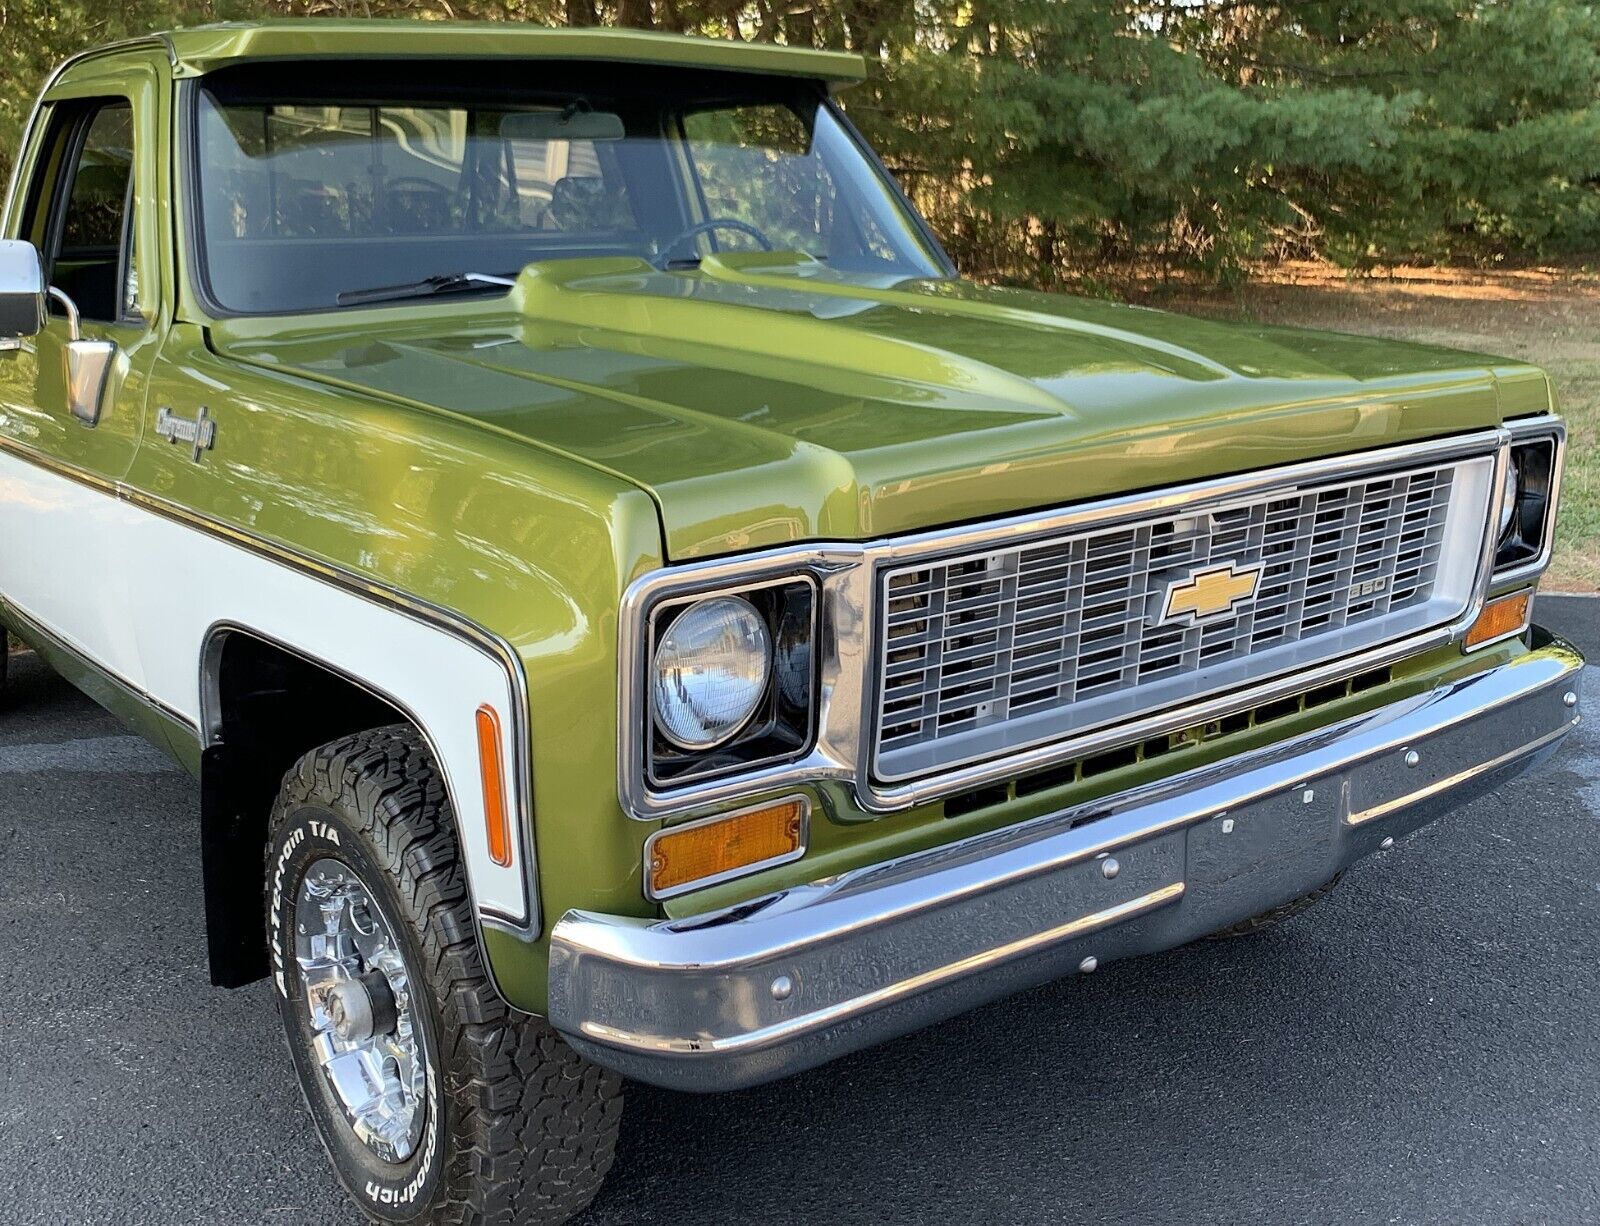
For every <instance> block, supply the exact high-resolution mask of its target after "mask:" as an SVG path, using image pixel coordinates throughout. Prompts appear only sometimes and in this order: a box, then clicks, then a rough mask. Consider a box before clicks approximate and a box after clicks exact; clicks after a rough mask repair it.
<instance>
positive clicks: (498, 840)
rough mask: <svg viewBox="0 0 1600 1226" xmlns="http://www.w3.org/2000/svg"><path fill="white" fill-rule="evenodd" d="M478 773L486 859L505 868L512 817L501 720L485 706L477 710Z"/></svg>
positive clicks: (507, 863)
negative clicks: (481, 789) (502, 752)
mask: <svg viewBox="0 0 1600 1226" xmlns="http://www.w3.org/2000/svg"><path fill="white" fill-rule="evenodd" d="M478 769H479V770H480V771H481V772H482V775H483V825H484V829H485V830H486V831H487V833H488V835H489V859H491V860H493V861H494V862H495V863H496V864H498V865H499V866H500V867H501V868H507V867H509V866H510V864H511V817H510V814H509V813H508V811H507V809H506V773H505V770H504V767H503V764H502V762H501V758H500V717H499V716H498V715H496V714H495V710H494V708H493V707H491V706H489V705H488V704H487V703H485V704H484V705H483V706H481V707H479V708H478Z"/></svg>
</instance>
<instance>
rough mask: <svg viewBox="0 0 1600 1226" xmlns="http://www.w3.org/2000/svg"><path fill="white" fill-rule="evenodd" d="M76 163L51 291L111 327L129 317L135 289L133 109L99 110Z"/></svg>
mask: <svg viewBox="0 0 1600 1226" xmlns="http://www.w3.org/2000/svg"><path fill="white" fill-rule="evenodd" d="M80 131H81V132H82V136H81V139H80V140H79V141H78V143H77V145H76V149H75V150H72V149H69V153H75V157H74V160H73V163H72V165H71V166H70V167H68V168H67V170H66V173H65V176H64V177H63V178H62V180H61V181H60V182H61V183H62V185H63V186H64V187H65V189H66V200H65V204H64V207H62V209H61V212H60V214H59V220H58V221H57V223H56V229H55V235H54V238H53V248H54V249H53V250H52V251H50V252H48V253H47V256H48V261H49V264H50V269H51V273H50V277H51V283H52V284H53V285H56V286H59V287H60V288H61V289H62V290H64V291H65V292H66V293H67V295H68V296H69V297H71V299H72V300H73V302H75V303H77V306H78V310H79V311H80V312H81V313H82V314H83V317H84V318H85V319H98V320H104V321H114V320H117V319H120V318H122V317H123V316H125V315H127V314H128V313H129V312H131V311H132V309H133V307H134V305H135V303H136V300H137V297H138V285H137V282H136V280H135V277H134V268H133V259H132V240H131V235H132V227H131V226H129V224H128V220H129V218H128V213H129V208H130V205H131V201H132V192H131V190H130V189H131V187H132V182H133V111H132V108H131V107H129V105H128V104H127V103H126V102H108V103H105V104H103V105H101V106H99V107H98V108H97V109H96V110H95V111H94V112H93V114H92V116H91V117H90V118H89V119H88V122H87V128H85V129H80Z"/></svg>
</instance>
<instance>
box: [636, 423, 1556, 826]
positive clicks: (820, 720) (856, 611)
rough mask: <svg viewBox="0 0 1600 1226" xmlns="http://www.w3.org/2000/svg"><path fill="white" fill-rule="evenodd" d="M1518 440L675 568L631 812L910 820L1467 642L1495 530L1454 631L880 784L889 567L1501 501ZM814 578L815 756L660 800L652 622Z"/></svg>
mask: <svg viewBox="0 0 1600 1226" xmlns="http://www.w3.org/2000/svg"><path fill="white" fill-rule="evenodd" d="M1544 420H1546V421H1549V420H1551V419H1548V418H1547V419H1544ZM1510 439H1511V432H1510V431H1509V430H1506V429H1504V428H1501V427H1494V428H1491V429H1486V430H1475V431H1473V432H1471V433H1469V434H1461V435H1452V436H1448V437H1445V438H1439V439H1428V440H1424V441H1422V442H1417V443H1407V444H1403V445H1401V446H1398V447H1386V448H1379V449H1374V450H1369V451H1359V452H1353V453H1350V454H1348V455H1340V456H1332V457H1327V458H1323V459H1317V460H1311V461H1307V462H1304V463H1300V464H1291V465H1284V466H1281V467H1278V468H1271V469H1260V470H1256V471H1253V472H1248V473H1242V474H1239V475H1236V476H1231V477H1222V478H1216V479H1212V480H1206V481H1198V482H1191V483H1189V484H1185V485H1179V486H1172V487H1168V488H1165V489H1161V490H1155V491H1150V492H1145V493H1139V494H1129V495H1120V496H1116V497H1111V498H1105V499H1098V500H1095V501H1092V502H1085V503H1081V504H1078V505H1075V506H1070V507H1064V508H1060V509H1055V510H1048V511H1043V512H1031V513H1027V514H1022V515H1014V516H1009V517H1006V518H1004V519H999V520H992V521H988V522H985V523H982V524H977V525H974V526H971V527H965V528H953V529H939V530H931V531H925V532H917V533H911V534H908V535H905V536H899V537H893V538H884V539H878V540H873V541H867V542H830V543H823V544H816V545H808V546H795V547H788V548H782V549H773V550H767V551H764V552H762V553H759V554H753V555H747V556H744V557H738V558H721V559H715V560H713V561H709V562H700V563H690V564H686V565H682V566H669V567H665V568H663V569H661V570H657V571H653V572H651V573H650V574H647V575H644V576H641V577H640V578H639V579H637V580H635V581H634V582H633V583H632V584H630V585H629V587H628V589H627V591H626V592H625V593H624V595H623V598H622V605H621V612H620V617H619V619H618V640H619V642H618V670H617V672H618V716H619V718H618V795H619V798H620V800H621V804H622V808H623V811H624V812H626V813H627V814H628V815H629V816H631V817H634V818H637V819H639V820H641V821H659V820H662V819H663V818H668V817H673V816H677V815H680V814H685V813H691V812H695V811H697V810H702V811H703V810H704V809H705V808H707V807H709V806H713V805H717V804H723V803H727V802H730V801H738V800H744V799H748V798H750V797H753V796H758V795H761V794H763V793H766V792H771V791H776V790H778V789H782V788H788V787H793V786H795V785H799V784H805V783H820V782H826V781H843V782H846V783H850V784H852V785H853V789H854V792H855V796H856V799H857V801H858V803H859V804H860V805H861V807H862V808H863V809H864V810H866V811H868V812H872V813H892V812H899V811H902V810H905V809H909V808H912V807H914V806H916V805H919V804H925V803H927V802H929V801H932V800H937V799H939V798H941V797H944V796H947V795H950V794H952V793H955V792H961V791H966V790H969V789H972V788H975V787H981V786H984V785H985V784H989V783H993V782H995V781H997V780H1004V779H1010V778H1012V777H1014V776H1016V775H1018V774H1022V773H1026V772H1029V771H1034V770H1039V769H1043V768H1045V767H1049V766H1053V765H1056V764H1059V763H1061V762H1066V761H1071V760H1073V759H1075V758H1078V757H1082V756H1084V755H1087V754H1093V753H1096V752H1100V751H1102V750H1105V749H1108V748H1112V747H1113V746H1116V745H1125V744H1128V743H1130V742H1132V741H1135V740H1141V739H1144V738H1146V737H1150V736H1156V735H1160V734H1161V733H1163V732H1166V731H1174V730H1176V729H1179V728H1183V727H1188V726H1191V725H1193V724H1196V723H1204V722H1206V721H1209V720H1211V719H1218V718H1221V717H1222V716H1225V715H1228V714H1232V713H1234V712H1236V711H1239V710H1242V709H1245V708H1248V707H1251V706H1255V705H1258V704H1260V703H1263V702H1271V701H1273V700H1274V699H1276V698H1281V697H1286V696H1288V695H1291V694H1295V693H1299V692H1301V691H1303V690H1305V689H1310V688H1315V687H1317V686H1319V685H1325V684H1330V683H1332V682H1334V681H1338V680H1342V679H1344V678H1346V677H1349V676H1353V675H1355V674H1357V673H1361V672H1366V671H1369V670H1371V669H1374V668H1381V667H1384V666H1385V665H1388V664H1391V663H1394V662H1395V661H1398V660H1400V659H1403V658H1405V657H1407V656H1410V655H1415V654H1417V653H1418V652H1422V651H1427V650H1429V649H1431V648H1434V647H1440V646H1443V645H1445V644H1448V643H1450V642H1452V641H1456V640H1458V639H1459V638H1460V637H1461V636H1462V635H1463V634H1464V633H1465V632H1466V629H1467V627H1468V626H1470V625H1471V624H1472V621H1473V620H1474V619H1475V618H1476V616H1477V614H1478V612H1479V611H1480V610H1481V608H1482V606H1483V602H1484V600H1485V598H1486V597H1487V595H1488V591H1489V579H1490V571H1491V569H1492V567H1493V564H1494V546H1495V540H1494V538H1493V536H1492V534H1491V533H1490V532H1489V531H1488V523H1487V522H1485V524H1484V532H1483V544H1482V549H1481V551H1480V557H1479V561H1478V572H1477V580H1476V582H1475V584H1474V585H1473V596H1472V599H1471V600H1470V601H1469V602H1468V607H1467V609H1466V611H1465V612H1464V613H1463V615H1462V616H1461V617H1459V618H1458V619H1457V620H1456V621H1454V622H1452V623H1450V624H1448V625H1444V626H1440V627H1436V628H1435V629H1432V630H1428V631H1425V632H1423V633H1420V634H1414V635H1410V636H1408V637H1406V638H1404V639H1399V640H1396V641H1393V642H1390V643H1385V644H1382V645H1380V646H1378V647H1375V648H1373V649H1370V650H1368V651H1364V652H1361V653H1359V654H1357V655H1352V656H1345V657H1342V658H1338V659H1334V660H1329V661H1327V662H1326V663H1324V664H1321V665H1318V666H1316V667H1313V668H1306V669H1300V670H1299V671H1297V672H1295V673H1293V674H1292V675H1289V676H1283V677H1277V678H1271V679H1268V680H1266V681H1263V682H1260V683H1258V684H1255V685H1251V686H1248V687H1246V688H1245V689H1242V690H1237V691H1234V692H1231V693H1227V694H1222V695H1216V696H1213V697H1210V698H1207V699H1203V700H1201V701H1199V702H1196V703H1191V704H1186V705H1184V706H1181V707H1178V708H1174V709H1172V710H1169V711H1166V712H1162V713H1157V714H1154V715H1151V716H1149V717H1147V718H1145V719H1142V720H1138V721H1134V722H1127V723H1122V724H1119V725H1117V726H1115V727H1111V728H1103V729H1099V730H1097V731H1093V732H1090V733H1087V734H1084V735H1082V736H1076V737H1069V738H1066V739H1063V740H1060V741H1056V742H1051V743H1048V744H1044V745H1038V746H1034V747H1031V748H1028V749H1026V750H1022V751H1019V752H1015V753H1011V754H1006V755H1002V756H1000V757H996V758H993V759H989V760H986V761H982V762H975V763H971V764H968V765H965V766H962V767H960V768H958V769H952V770H947V771H944V772H941V773H938V774H935V775H931V776H927V777H924V778H919V779H914V780H910V781H908V782H905V783H901V784H896V785H894V786H884V785H881V784H879V783H877V782H875V781H874V780H873V779H872V775H871V762H870V757H871V752H872V735H871V721H872V719H873V705H872V703H871V701H870V698H871V696H870V695H869V693H868V689H869V686H870V684H871V677H872V675H873V670H872V662H873V660H874V652H875V651H876V647H877V644H876V637H877V636H876V632H875V629H874V621H875V619H874V616H873V610H874V604H875V595H874V591H875V585H876V581H877V575H878V573H879V571H880V570H881V569H882V568H883V567H884V566H886V565H891V564H896V563H900V562H904V561H909V560H914V559H918V558H925V557H931V556H935V555H946V554H958V553H962V552H966V551H969V550H976V549H982V548H983V547H985V546H993V545H997V544H1004V545H1006V546H1013V545H1017V544H1021V543H1023V542H1026V541H1030V540H1033V539H1036V538H1041V537H1048V536H1053V535H1057V534H1060V533H1063V532H1070V531H1076V530H1080V529H1083V528H1087V527H1090V526H1094V527H1101V526H1107V525H1112V524H1116V523H1118V522H1120V521H1124V520H1131V519H1137V518H1140V517H1142V516H1148V515H1152V514H1160V513H1163V512H1166V513H1171V512H1174V511H1176V510H1178V509H1192V508H1195V507H1198V506H1204V505H1206V504H1208V503H1210V502H1221V501H1227V500H1230V499H1237V498H1239V497H1241V496H1248V495H1250V494H1253V493H1256V492H1262V491H1266V490H1270V489H1272V488H1275V487H1279V486H1283V485H1285V484H1290V483H1294V482H1308V481H1315V480H1321V479H1325V478H1332V477H1338V476H1341V475H1343V474H1346V473H1355V472H1370V471H1373V470H1381V469H1384V468H1388V467H1398V466H1404V465H1411V464H1417V463H1427V462H1430V461H1441V462H1442V461H1447V460H1452V459H1469V458H1473V457H1484V456H1492V457H1493V460H1494V471H1493V473H1492V475H1491V478H1490V479H1491V481H1492V482H1493V484H1492V485H1491V487H1490V488H1491V489H1496V490H1497V489H1499V487H1500V481H1501V478H1502V475H1503V472H1504V467H1505V465H1506V463H1507V462H1508V457H1509V443H1510ZM800 575H809V576H811V577H813V578H814V579H815V581H816V582H817V584H818V587H819V589H820V591H821V609H820V620H819V624H820V630H819V633H818V642H817V645H816V650H817V655H818V660H819V685H818V706H819V709H818V713H817V721H816V728H817V731H816V735H815V738H814V740H813V742H812V745H811V747H810V749H809V750H808V751H807V752H806V753H805V754H803V755H802V756H801V757H799V758H798V759H796V760H794V761H791V762H787V763H783V764H779V765H775V766H771V767H766V768H760V769H756V770H751V771H746V772H742V773H739V774H736V775H730V776H726V777H720V778H710V779H702V780H700V781H697V782H695V783H692V784H688V785H685V786H682V787H679V788H673V789H659V790H658V789H654V788H652V787H651V786H650V785H649V781H648V780H647V778H646V777H645V753H646V749H647V744H646V740H645V738H646V736H647V729H648V714H649V706H648V692H647V686H646V678H647V675H648V668H649V661H648V659H647V658H646V653H647V650H648V646H647V645H648V642H649V617H650V615H651V612H652V610H653V609H654V608H655V607H656V606H657V605H658V604H660V603H661V602H662V601H664V600H669V599H671V600H679V599H682V598H683V597H685V596H693V597H703V596H711V595H716V594H719V593H722V592H731V591H737V590H739V589H740V588H741V587H745V586H749V585H751V584H760V583H764V582H768V581H771V580H772V579H774V578H781V577H785V576H791V577H792V576H800Z"/></svg>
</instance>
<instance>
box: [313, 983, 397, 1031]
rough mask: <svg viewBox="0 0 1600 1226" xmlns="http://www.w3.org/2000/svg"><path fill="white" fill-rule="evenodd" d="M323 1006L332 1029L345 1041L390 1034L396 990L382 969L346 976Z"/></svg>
mask: <svg viewBox="0 0 1600 1226" xmlns="http://www.w3.org/2000/svg"><path fill="white" fill-rule="evenodd" d="M324 1007H325V1008H326V1009H327V1011H328V1020H329V1021H330V1022H332V1023H333V1033H334V1034H336V1035H338V1036H339V1038H341V1039H343V1040H344V1041H345V1042H346V1043H365V1042H366V1041H367V1040H368V1039H370V1038H372V1037H373V1036H374V1035H380V1034H389V1033H390V1032H391V1031H393V1030H394V1027H395V1022H396V1020H397V1016H396V1009H395V1000H394V992H393V990H392V989H391V988H390V987H389V978H388V976H387V975H385V974H384V973H383V972H382V971H368V972H367V973H366V974H364V975H362V976H360V977H359V978H356V979H346V980H345V981H344V982H343V983H341V984H339V985H338V986H337V987H335V988H333V989H332V990H331V991H330V992H329V993H328V995H327V999H326V1001H325V1004H324Z"/></svg>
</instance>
